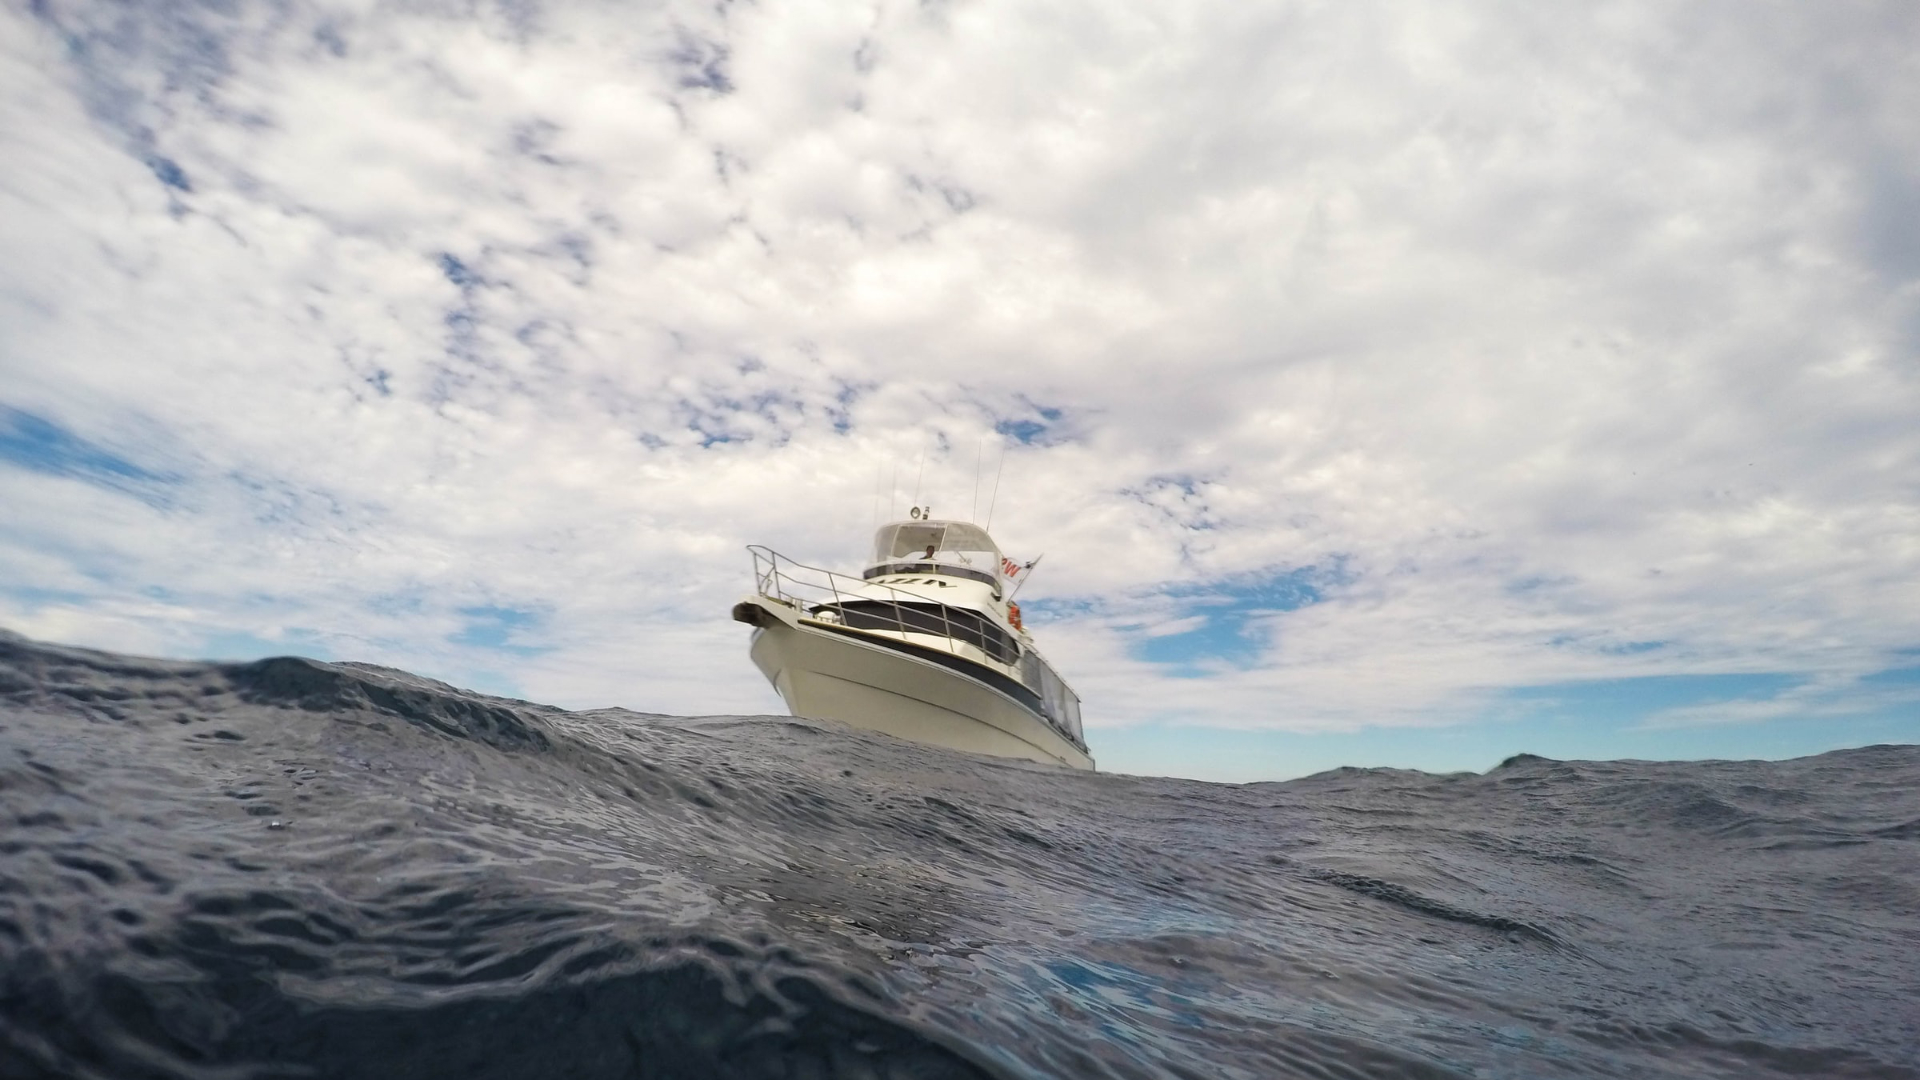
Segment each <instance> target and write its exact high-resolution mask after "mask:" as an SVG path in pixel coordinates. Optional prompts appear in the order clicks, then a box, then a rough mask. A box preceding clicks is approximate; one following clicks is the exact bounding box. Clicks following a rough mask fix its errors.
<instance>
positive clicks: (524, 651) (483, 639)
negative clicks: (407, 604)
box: [447, 606, 553, 656]
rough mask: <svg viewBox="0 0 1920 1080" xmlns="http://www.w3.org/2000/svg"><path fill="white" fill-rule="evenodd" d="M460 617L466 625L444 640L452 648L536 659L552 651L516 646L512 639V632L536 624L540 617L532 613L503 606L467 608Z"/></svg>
mask: <svg viewBox="0 0 1920 1080" xmlns="http://www.w3.org/2000/svg"><path fill="white" fill-rule="evenodd" d="M460 614H461V615H462V616H463V617H465V618H466V620H467V625H466V626H465V627H464V628H463V629H462V630H461V631H460V632H459V633H458V634H455V635H454V636H452V637H450V638H448V639H447V640H448V641H451V642H453V643H454V644H455V645H473V646H476V647H478V648H482V649H492V650H494V651H496V652H505V653H512V654H513V655H515V656H539V655H540V654H541V653H545V652H552V651H553V650H552V649H551V648H550V647H548V646H544V645H517V644H514V641H513V637H514V634H515V632H516V631H520V630H527V629H531V628H534V627H537V626H538V625H540V623H541V622H542V621H543V617H542V616H541V615H539V614H538V613H536V612H532V611H521V610H520V609H518V608H506V607H493V606H481V607H469V608H461V609H460Z"/></svg>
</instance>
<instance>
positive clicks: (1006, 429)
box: [993, 405, 1064, 446]
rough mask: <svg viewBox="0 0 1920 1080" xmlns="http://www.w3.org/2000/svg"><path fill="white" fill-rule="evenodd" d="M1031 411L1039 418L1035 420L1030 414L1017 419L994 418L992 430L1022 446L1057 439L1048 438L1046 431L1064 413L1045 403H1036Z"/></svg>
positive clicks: (1047, 442)
mask: <svg viewBox="0 0 1920 1080" xmlns="http://www.w3.org/2000/svg"><path fill="white" fill-rule="evenodd" d="M1033 411H1034V415H1035V416H1038V417H1039V419H1037V420H1036V419H1034V418H1033V417H1032V416H1029V417H1023V418H1019V419H1010V420H996V421H994V424H993V430H995V431H997V432H999V433H1000V434H1002V435H1005V436H1006V437H1007V438H1009V439H1012V440H1014V441H1015V442H1018V443H1020V444H1021V445H1023V446H1047V445H1050V444H1052V443H1054V442H1057V441H1059V440H1057V439H1053V438H1049V437H1048V433H1049V432H1051V431H1053V429H1054V425H1056V424H1058V423H1059V422H1060V418H1061V416H1063V415H1064V414H1063V413H1062V412H1061V411H1060V410H1059V409H1056V408H1053V407H1051V406H1047V405H1036V406H1034V410H1033Z"/></svg>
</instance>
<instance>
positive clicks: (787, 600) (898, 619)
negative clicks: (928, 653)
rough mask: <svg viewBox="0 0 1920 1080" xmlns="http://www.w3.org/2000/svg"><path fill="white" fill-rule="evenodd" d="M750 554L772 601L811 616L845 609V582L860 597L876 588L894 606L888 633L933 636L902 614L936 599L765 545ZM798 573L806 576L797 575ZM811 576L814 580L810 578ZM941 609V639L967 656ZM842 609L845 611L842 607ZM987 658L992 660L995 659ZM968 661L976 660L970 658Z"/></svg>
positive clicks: (758, 582) (752, 547) (760, 588)
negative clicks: (915, 604) (811, 562)
mask: <svg viewBox="0 0 1920 1080" xmlns="http://www.w3.org/2000/svg"><path fill="white" fill-rule="evenodd" d="M747 551H748V552H749V553H750V554H752V556H753V577H754V588H755V591H757V592H758V593H759V594H760V595H761V596H764V597H766V598H768V599H769V600H776V601H779V602H780V603H783V604H786V605H788V606H790V607H796V608H799V609H801V610H802V611H807V612H808V613H809V614H812V612H811V611H809V609H810V608H813V609H817V608H820V607H824V606H827V605H828V604H831V605H832V606H834V607H836V608H841V606H842V605H843V604H845V603H846V601H847V599H848V597H847V596H845V595H844V594H843V593H842V592H841V586H840V582H841V581H843V580H844V581H846V582H847V591H848V592H853V593H854V594H855V596H856V597H858V596H860V595H861V594H865V595H866V596H868V597H870V596H871V595H872V591H873V590H874V589H884V590H886V592H887V594H888V599H889V600H891V601H892V603H893V619H892V621H893V626H892V628H891V629H890V630H888V631H884V632H889V633H897V634H900V635H901V637H902V640H905V636H906V635H908V634H928V633H929V631H927V630H924V629H918V630H916V629H914V628H913V627H910V626H908V625H907V620H906V617H905V616H904V615H903V614H902V612H904V611H905V610H907V609H906V608H904V607H903V606H902V602H903V601H905V602H909V603H910V602H921V603H927V602H934V603H938V601H934V600H933V598H932V597H928V596H923V595H921V594H919V593H913V592H907V591H905V590H903V589H896V588H894V587H893V586H891V585H888V584H885V583H884V582H876V581H866V580H862V579H858V578H854V577H850V576H848V575H846V574H838V573H835V572H834V571H832V570H826V569H822V568H821V567H818V566H808V565H807V564H805V563H801V562H795V561H794V560H792V559H790V558H788V557H787V556H785V555H782V554H780V553H779V552H777V551H775V550H773V549H772V548H769V547H766V546H764V545H761V544H749V545H747ZM783 567H784V569H783ZM795 571H800V572H802V573H795ZM809 575H810V576H811V578H812V580H809V579H808V576H809ZM828 597H831V599H830V600H829V599H828ZM939 606H940V624H941V626H942V627H943V628H944V629H945V633H944V634H941V635H940V636H941V637H943V638H945V639H946V645H947V651H948V652H949V653H951V654H953V655H954V656H961V655H964V654H962V653H961V651H960V641H959V639H958V638H957V637H956V636H955V634H954V631H953V616H952V615H951V614H949V611H950V606H949V605H947V604H940V605H939ZM842 610H844V609H843V608H842ZM980 652H981V656H983V657H987V653H986V650H984V649H982V650H981V651H980ZM987 658H988V659H991V657H987ZM968 659H972V658H971V657H968Z"/></svg>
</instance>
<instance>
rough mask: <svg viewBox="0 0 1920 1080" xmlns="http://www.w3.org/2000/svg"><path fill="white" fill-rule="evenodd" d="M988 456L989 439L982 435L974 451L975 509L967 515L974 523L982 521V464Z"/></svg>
mask: <svg viewBox="0 0 1920 1080" xmlns="http://www.w3.org/2000/svg"><path fill="white" fill-rule="evenodd" d="M986 456H987V437H986V436H985V435H982V436H980V442H979V443H978V444H977V445H976V446H975V447H974V451H973V509H972V510H971V511H970V512H969V513H968V515H967V516H968V517H969V518H970V519H971V520H973V521H979V520H980V463H981V462H982V461H983V460H985V459H986Z"/></svg>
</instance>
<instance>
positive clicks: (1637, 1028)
mask: <svg viewBox="0 0 1920 1080" xmlns="http://www.w3.org/2000/svg"><path fill="white" fill-rule="evenodd" d="M1096 750H1097V747H1096ZM1917 843H1920V748H1916V747H1911V746H1899V747H1875V748H1870V749H1864V750H1853V751H1843V752H1839V753H1833V754H1826V755H1822V756H1820V757H1816V758H1806V759H1801V760H1797V761H1788V762H1711V763H1681V764H1650V763H1644V762H1601V763H1594V762H1559V761H1548V760H1543V759H1538V758H1525V757H1523V758H1519V759H1516V760H1513V761H1510V762H1508V763H1507V764H1505V765H1503V766H1501V767H1500V768H1498V769H1495V770H1493V771H1492V772H1490V773H1487V774H1486V775H1472V774H1457V775H1451V776H1431V775H1426V774H1422V773H1414V772H1399V771H1391V770H1341V771H1337V772H1334V773H1327V774H1322V775H1320V776H1315V777H1311V778H1308V779H1305V780H1298V781H1292V782H1289V783H1280V784H1254V785H1247V786H1237V787H1234V786H1222V785H1215V784H1203V783H1194V782H1187V781H1174V780H1146V779H1137V778H1132V777H1122V776H1107V775H1086V774H1076V773H1069V772H1064V771H1060V770H1055V769H1049V768H1044V767H1041V766H1029V765H1022V764H1010V763H1000V762H993V761H987V760H982V759H976V758H969V757H965V756H962V755H956V754H950V753H946V752H942V751H938V750H933V749H927V748H921V747H915V746H910V745H908V744H904V743H898V742H894V741H892V740H888V739H885V738H882V737H878V736H868V735H865V734H860V733H849V732H845V731H841V730H835V729H828V728H822V727H817V726H812V725H808V724H802V723H798V722H794V721H790V720H786V719H766V718H757V719H732V718H720V719H714V718H707V719H685V718H679V717H663V716H648V715H641V714H636V713H629V712H621V711H604V712H584V713H577V712H564V711H561V710H558V709H550V708H545V707H541V706H537V705H530V704H527V703H524V702H516V701H505V700H501V699H497V698H489V697H485V696H482V695H478V694H472V693H467V692H464V691H460V690H456V689H453V688H451V687H448V686H445V685H443V684H440V683H435V682H431V681H428V680H424V679H420V678H417V677H415V676H411V675H407V674H405V673H402V672H398V671H392V670H388V669H381V668H372V667H364V666H359V665H353V664H321V663H314V662H310V661H306V660H295V659H279V660H267V661H262V662H259V663H253V664H244V665H207V664H184V663H172V662H160V661H151V660H139V659H132V658H128V657H120V656H113V655H109V654H104V653H94V652H83V651H79V650H71V649H62V648H56V647H52V646H44V645H40V644H37V643H33V642H29V641H27V640H25V639H22V638H18V637H12V636H0V1076H5V1077H7V1078H13V1077H42V1076H46V1077H53V1076H92V1077H114V1078H120V1077H129V1078H134V1077H205V1078H216V1077H217V1078H222V1080H226V1078H241V1077H296V1076H300V1077H439V1076H445V1077H523V1076H524V1077H535V1076H552V1077H579V1078H599V1077H822V1076H851V1077H868V1076H872V1077H937V1078H948V1077H953V1078H958V1077H1056V1076H1058V1077H1067V1076H1074V1077H1080V1076H1085V1077H1194V1078H1200V1077H1205V1078H1215V1077H1286V1076H1305V1077H1432V1078H1441V1077H1514V1078H1519V1077H1585V1076H1619V1077H1682V1076H1684V1077H1699V1076H1724V1077H1773V1076H1796V1077H1805V1076H1822V1077H1827V1076H1831V1077H1920V914H1917V913H1920V852H1917V851H1916V844H1917Z"/></svg>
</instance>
